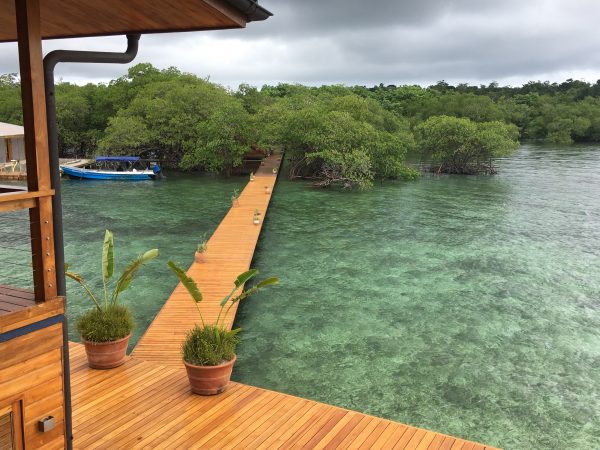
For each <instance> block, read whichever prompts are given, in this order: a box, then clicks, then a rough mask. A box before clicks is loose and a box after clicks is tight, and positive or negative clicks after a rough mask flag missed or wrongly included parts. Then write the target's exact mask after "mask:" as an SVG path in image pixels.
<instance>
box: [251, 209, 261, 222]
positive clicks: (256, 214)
mask: <svg viewBox="0 0 600 450" xmlns="http://www.w3.org/2000/svg"><path fill="white" fill-rule="evenodd" d="M252 222H254V225H258V224H259V223H260V211H259V210H258V209H255V210H254V218H253V219H252Z"/></svg>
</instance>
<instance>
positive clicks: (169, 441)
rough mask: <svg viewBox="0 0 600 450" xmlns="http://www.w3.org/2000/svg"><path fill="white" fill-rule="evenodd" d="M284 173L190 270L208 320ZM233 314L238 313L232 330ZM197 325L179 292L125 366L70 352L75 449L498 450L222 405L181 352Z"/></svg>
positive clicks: (350, 420) (261, 183)
mask: <svg viewBox="0 0 600 450" xmlns="http://www.w3.org/2000/svg"><path fill="white" fill-rule="evenodd" d="M279 164H280V162H279V161H278V160H277V157H271V158H269V159H268V160H267V161H266V164H265V165H264V166H261V169H260V170H259V171H258V173H257V174H256V179H255V180H254V181H253V182H249V183H248V185H247V186H246V188H245V189H244V191H243V192H242V194H241V196H240V199H239V205H238V206H234V207H232V208H231V210H230V211H229V212H228V214H227V215H226V216H225V218H224V219H223V221H222V222H221V224H220V225H219V227H218V228H217V230H216V231H215V233H214V234H213V236H212V237H211V239H210V241H209V242H208V251H207V253H206V262H205V263H201V264H198V263H193V264H192V266H191V267H190V268H189V270H188V274H190V276H192V277H193V278H194V279H195V280H196V281H197V282H198V284H199V285H200V287H201V290H202V293H203V295H204V300H203V301H202V303H201V304H200V305H201V309H202V313H203V314H204V317H205V319H206V320H213V321H214V319H215V318H216V315H217V313H218V310H219V301H220V300H221V298H222V297H223V296H224V295H226V294H227V293H228V292H229V291H230V290H231V288H232V287H233V280H234V279H235V277H236V276H237V275H238V274H239V273H241V272H243V271H245V270H247V269H248V268H249V266H250V263H251V261H252V256H253V254H254V249H255V246H256V242H257V240H258V237H259V234H260V229H261V227H262V220H261V224H260V225H254V224H253V223H252V216H253V214H254V210H255V209H258V210H260V212H261V214H262V216H261V217H262V218H264V216H265V213H266V210H267V207H268V205H269V200H270V198H271V194H270V193H269V194H266V193H265V186H268V187H269V188H270V191H271V192H272V190H273V188H274V186H275V181H276V175H275V174H273V172H272V169H273V167H279ZM264 275H265V276H271V275H274V274H264ZM235 313H236V310H235V309H233V308H232V310H231V311H230V314H229V316H228V317H227V323H228V325H229V326H231V325H232V322H233V319H234V318H235ZM197 321H198V313H197V310H196V308H195V306H194V304H193V302H192V300H191V299H190V298H189V295H188V294H187V291H185V290H184V289H183V288H182V286H181V285H178V286H177V288H176V289H175V291H174V292H173V294H172V295H171V297H170V298H169V299H168V300H167V302H166V303H165V305H164V306H163V308H162V309H161V311H160V312H159V313H158V315H157V316H156V318H155V320H154V321H153V323H152V324H151V325H150V327H149V328H148V330H147V331H146V333H145V334H144V336H143V337H142V339H141V340H140V341H139V343H138V345H137V347H136V348H135V350H134V352H133V354H132V357H131V358H130V359H129V360H128V362H127V363H126V364H125V365H123V366H121V367H119V368H117V369H113V370H108V371H99V370H93V369H90V368H88V366H87V362H86V358H85V354H84V350H83V346H81V345H80V344H71V385H72V399H73V431H74V436H75V439H74V447H75V448H78V449H79V448H81V449H135V448H147V449H165V448H185V449H192V448H206V449H217V448H231V449H233V448H240V449H254V448H265V449H271V448H281V449H289V448H310V449H312V448H319V449H334V448H344V449H345V448H348V449H350V448H352V449H356V448H374V449H377V448H379V449H413V450H415V449H418V450H438V449H445V450H484V449H492V448H493V447H489V446H488V447H486V446H484V445H481V444H476V443H473V442H468V441H464V440H462V439H458V438H454V437H451V436H446V435H443V434H439V433H435V432H431V431H426V430H422V429H419V428H415V427H411V426H408V425H403V424H400V423H395V422H391V421H389V420H385V419H380V418H376V417H372V416H368V415H365V414H361V413H358V412H354V411H349V410H346V409H342V408H338V407H334V406H329V405H325V404H322V403H317V402H314V401H311V400H306V399H302V398H298V397H293V396H290V395H286V394H282V393H277V392H273V391H268V390H264V389H260V388H255V387H252V386H246V385H243V384H239V383H233V382H232V383H231V384H230V385H229V387H228V388H227V390H226V391H225V392H224V393H222V394H220V395H217V396H212V397H202V396H198V395H194V394H192V393H191V392H190V388H189V383H188V380H187V375H186V372H185V369H184V368H183V364H182V362H181V354H180V346H181V342H182V341H183V339H184V337H185V333H186V331H187V330H189V329H190V328H191V327H193V326H194V324H195V323H196V322H197Z"/></svg>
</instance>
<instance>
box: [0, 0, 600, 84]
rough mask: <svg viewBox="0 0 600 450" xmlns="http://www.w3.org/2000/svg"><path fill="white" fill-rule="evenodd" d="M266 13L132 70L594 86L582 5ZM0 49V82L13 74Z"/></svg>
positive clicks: (148, 43) (13, 61)
mask: <svg viewBox="0 0 600 450" xmlns="http://www.w3.org/2000/svg"><path fill="white" fill-rule="evenodd" d="M261 4H262V5H263V6H265V7H266V8H267V9H270V10H271V11H272V12H273V13H274V17H272V18H270V19H268V20H267V21H265V22H258V23H250V24H249V25H248V28H247V29H246V30H227V31H215V32H204V33H178V34H172V35H148V36H144V37H143V38H142V41H141V45H140V53H139V55H138V58H137V59H136V62H142V61H144V62H146V61H147V62H151V63H152V64H154V65H156V66H158V67H161V68H164V67H168V66H177V67H179V68H180V69H182V70H184V71H187V72H192V73H196V74H198V75H200V76H203V77H204V76H210V79H211V80H212V81H215V82H218V83H221V84H223V85H227V86H231V87H237V85H238V84H239V83H241V82H249V83H251V84H255V85H259V86H260V85H262V84H264V83H269V84H276V83H278V82H292V83H293V82H299V83H306V84H320V83H345V84H366V85H371V84H377V83H380V82H382V83H385V84H424V85H427V84H431V83H435V82H436V81H438V80H442V79H444V80H446V81H448V82H451V83H458V82H469V83H475V84H479V83H485V84H487V83H489V82H491V81H498V82H500V83H506V84H521V83H523V82H526V81H528V80H532V79H533V80H538V79H541V80H550V81H560V80H564V79H565V78H569V77H571V78H578V79H581V78H584V79H587V80H588V81H592V82H595V81H596V79H598V78H600V52H598V50H597V48H598V39H597V38H596V34H597V33H596V28H597V24H596V20H595V18H596V17H598V15H599V13H600V4H599V3H597V2H596V1H593V0H577V2H572V3H567V2H564V1H561V0H530V1H528V2H523V1H516V0H487V1H486V0H421V1H410V2H409V1H398V0H385V1H384V0H376V1H370V2H364V1H360V2H359V1H357V0H321V1H317V0H303V1H297V0H295V1H292V0H270V1H269V0H264V1H262V2H261ZM124 46H125V40H124V38H123V37H111V38H90V39H77V40H61V41H48V42H45V44H44V50H45V51H50V50H53V49H56V48H81V49H91V50H108V51H120V50H122V49H123V48H124ZM16 56H17V52H16V46H15V45H14V44H0V72H15V71H17V58H16ZM126 69H127V67H123V66H111V65H77V64H69V65H63V66H60V67H59V69H58V72H57V75H58V76H59V77H62V78H63V79H64V80H67V81H73V82H77V83H85V82H88V81H93V82H97V81H107V80H109V79H111V78H115V77H117V76H120V75H122V74H124V73H125V71H126Z"/></svg>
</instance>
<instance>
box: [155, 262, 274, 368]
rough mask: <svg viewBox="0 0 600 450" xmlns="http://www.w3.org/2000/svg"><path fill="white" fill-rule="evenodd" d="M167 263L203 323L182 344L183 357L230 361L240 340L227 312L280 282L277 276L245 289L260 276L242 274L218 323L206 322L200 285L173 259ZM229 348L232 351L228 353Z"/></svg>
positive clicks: (251, 272) (208, 361) (253, 271)
mask: <svg viewBox="0 0 600 450" xmlns="http://www.w3.org/2000/svg"><path fill="white" fill-rule="evenodd" d="M167 264H168V266H169V268H170V269H171V270H172V271H173V273H174V274H175V275H176V276H177V278H178V279H179V281H180V282H181V284H182V285H183V286H184V287H185V288H186V289H187V291H188V293H189V294H190V296H191V297H192V300H193V301H194V304H195V305H196V308H197V309H198V315H199V316H200V322H201V326H198V325H196V327H194V329H192V330H191V331H190V332H189V333H188V335H187V337H186V340H185V341H184V343H183V345H182V353H183V358H184V360H185V361H187V362H188V363H190V364H195V365H217V364H221V363H222V362H223V361H228V360H231V358H233V355H234V354H235V348H236V346H237V343H238V338H237V337H236V335H237V333H238V332H239V331H240V329H239V328H238V329H235V330H231V331H228V330H226V328H225V319H226V317H227V313H228V312H229V310H230V309H231V307H232V306H233V305H235V304H236V303H238V302H241V301H242V300H244V299H246V298H248V297H249V296H250V295H252V294H253V293H255V292H256V291H258V290H260V289H263V288H265V287H267V286H272V285H275V284H278V283H279V279H278V278H276V277H271V278H266V279H264V280H262V281H260V282H258V283H257V284H256V285H255V286H253V287H251V288H250V289H246V290H244V285H245V284H246V283H247V282H248V281H250V280H251V279H252V278H254V277H255V276H256V275H258V270H256V269H250V270H248V271H246V272H243V273H241V274H239V275H238V276H237V278H236V279H235V280H234V283H233V284H234V287H233V289H232V290H231V292H230V293H229V294H227V295H226V296H225V297H223V299H222V300H221V302H220V309H219V314H218V315H217V319H216V320H215V322H214V323H206V322H205V320H204V317H203V316H202V312H201V311H200V307H199V305H198V304H199V303H200V302H201V301H202V293H201V292H200V288H199V287H198V285H197V284H196V282H195V281H194V280H193V279H192V278H191V277H190V276H189V275H188V274H187V273H186V272H185V270H183V269H182V268H181V267H180V266H178V265H177V264H175V263H174V262H173V261H169V262H168V263H167ZM228 351H230V353H227V352H228Z"/></svg>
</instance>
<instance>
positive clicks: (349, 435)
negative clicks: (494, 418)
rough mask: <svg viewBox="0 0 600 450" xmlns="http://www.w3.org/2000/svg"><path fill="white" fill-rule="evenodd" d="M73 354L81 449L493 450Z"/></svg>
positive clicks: (246, 389) (170, 371)
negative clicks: (207, 389) (102, 365)
mask: <svg viewBox="0 0 600 450" xmlns="http://www.w3.org/2000/svg"><path fill="white" fill-rule="evenodd" d="M70 353H71V386H72V399H73V431H74V436H75V440H74V448H76V449H111V450H113V449H138V448H147V449H170V448H182V449H193V448H206V449H218V448H231V449H233V448H238V449H255V448H264V449H275V448H281V449H288V448H311V449H312V448H319V449H334V448H344V449H346V448H348V449H350V448H373V449H377V448H379V449H413V450H414V449H418V450H438V449H440V450H441V449H446V450H459V449H460V450H484V449H492V448H493V447H486V446H484V445H480V444H475V443H473V442H468V441H464V440H462V439H456V438H453V437H450V436H446V435H443V434H439V433H434V432H431V431H426V430H421V429H419V428H414V427H410V426H407V425H402V424H399V423H395V422H391V421H389V420H384V419H379V418H376V417H371V416H367V415H365V414H361V413H357V412H354V411H348V410H346V409H342V408H337V407H334V406H329V405H324V404H322V403H317V402H314V401H311V400H305V399H302V398H298V397H293V396H290V395H286V394H281V393H277V392H272V391H267V390H264V389H259V388H255V387H251V386H245V385H243V384H239V383H232V384H231V386H229V388H228V389H227V390H226V391H225V392H224V393H223V394H220V395H217V396H212V397H202V396H198V395H194V394H192V393H191V392H190V389H189V384H188V380H187V375H186V373H185V370H184V369H183V368H181V364H180V365H179V368H177V367H167V366H162V365H159V364H157V363H155V362H148V361H142V360H141V359H137V358H130V359H129V361H128V362H127V363H126V364H125V365H123V366H121V367H119V368H117V369H113V370H94V369H90V368H89V367H88V366H87V361H86V358H85V353H84V349H83V346H82V345H81V344H71V352H70Z"/></svg>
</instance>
